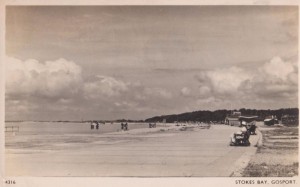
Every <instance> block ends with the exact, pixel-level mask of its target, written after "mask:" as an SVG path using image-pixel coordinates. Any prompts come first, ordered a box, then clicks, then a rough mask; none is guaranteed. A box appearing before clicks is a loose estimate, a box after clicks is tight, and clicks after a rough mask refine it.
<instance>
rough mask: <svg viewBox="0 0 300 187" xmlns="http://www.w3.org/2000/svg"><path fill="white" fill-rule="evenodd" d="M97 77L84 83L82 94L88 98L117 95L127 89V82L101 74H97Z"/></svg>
mask: <svg viewBox="0 0 300 187" xmlns="http://www.w3.org/2000/svg"><path fill="white" fill-rule="evenodd" d="M97 78H98V80H96V81H94V82H88V83H85V85H84V94H85V97H86V98H88V99H89V98H99V97H103V96H108V97H113V96H119V95H120V94H121V93H122V92H126V91H127V90H128V85H129V83H125V82H123V81H121V80H117V79H115V78H113V77H109V76H103V75H98V76H97Z"/></svg>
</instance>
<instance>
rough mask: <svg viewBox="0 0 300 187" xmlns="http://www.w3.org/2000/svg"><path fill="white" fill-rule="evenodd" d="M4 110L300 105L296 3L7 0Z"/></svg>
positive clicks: (108, 112) (57, 114) (91, 112)
mask: <svg viewBox="0 0 300 187" xmlns="http://www.w3.org/2000/svg"><path fill="white" fill-rule="evenodd" d="M5 39H6V47H5V48H6V61H5V65H6V71H5V72H6V75H5V77H6V87H5V117H6V120H91V119H102V120H113V119H122V118H125V119H146V118H149V117H153V116H157V115H167V114H178V113H182V112H191V111H196V110H218V109H240V108H251V109H279V108H290V107H297V106H298V63H297V62H298V7H297V6H8V7H7V8H6V38H5Z"/></svg>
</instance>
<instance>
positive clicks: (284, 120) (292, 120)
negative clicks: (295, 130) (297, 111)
mask: <svg viewBox="0 0 300 187" xmlns="http://www.w3.org/2000/svg"><path fill="white" fill-rule="evenodd" d="M281 124H283V125H287V126H297V125H299V116H298V115H283V116H282V117H281Z"/></svg>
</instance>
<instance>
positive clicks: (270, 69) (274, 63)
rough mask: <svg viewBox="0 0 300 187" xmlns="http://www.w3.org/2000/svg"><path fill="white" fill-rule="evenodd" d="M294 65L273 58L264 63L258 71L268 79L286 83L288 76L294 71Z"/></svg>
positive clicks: (278, 58)
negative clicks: (268, 77)
mask: <svg viewBox="0 0 300 187" xmlns="http://www.w3.org/2000/svg"><path fill="white" fill-rule="evenodd" d="M295 68H296V67H295V64H292V63H291V62H288V61H286V62H285V61H283V60H282V59H281V58H280V57H274V58H272V60H271V61H270V62H268V63H265V64H264V65H263V66H262V67H261V68H260V69H259V70H260V72H261V73H265V74H266V75H267V76H270V78H274V79H280V80H283V81H286V80H287V79H288V78H289V75H290V74H292V73H293V72H294V71H295Z"/></svg>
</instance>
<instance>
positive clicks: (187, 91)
mask: <svg viewBox="0 0 300 187" xmlns="http://www.w3.org/2000/svg"><path fill="white" fill-rule="evenodd" d="M180 93H181V94H182V95H183V96H189V95H190V94H191V89H190V88H187V87H183V88H182V89H181V90H180Z"/></svg>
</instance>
